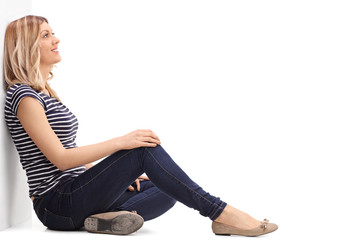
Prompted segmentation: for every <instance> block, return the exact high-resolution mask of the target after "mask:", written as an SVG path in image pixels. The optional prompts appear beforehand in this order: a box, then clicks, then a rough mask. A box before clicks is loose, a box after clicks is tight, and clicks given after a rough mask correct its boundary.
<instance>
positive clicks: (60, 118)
mask: <svg viewBox="0 0 360 240" xmlns="http://www.w3.org/2000/svg"><path fill="white" fill-rule="evenodd" d="M24 97H32V98H34V99H36V100H37V101H38V102H39V103H40V104H41V105H42V107H43V108H44V111H45V114H46V117H47V119H48V121H49V124H50V126H51V128H52V129H53V130H54V132H55V134H56V135H57V137H58V138H59V140H60V141H61V143H62V145H63V146H64V148H67V149H68V148H75V147H76V143H75V138H76V132H77V129H78V121H77V118H76V117H75V115H74V114H72V113H71V112H70V111H69V109H68V108H67V107H66V106H65V105H64V104H62V103H61V102H59V101H58V100H57V99H56V98H53V97H50V96H48V95H46V94H44V93H42V92H40V91H36V90H34V89H33V88H31V87H30V86H28V85H26V84H15V85H12V86H11V87H10V88H9V90H8V91H7V94H6V101H5V121H6V124H7V126H8V128H9V131H10V134H11V137H12V139H13V141H14V143H15V147H16V149H17V151H18V153H19V156H20V162H21V164H22V167H23V169H25V171H26V175H27V179H28V184H29V195H30V197H32V196H41V195H43V194H45V193H46V192H48V191H49V190H50V189H52V188H53V187H55V186H56V185H57V184H58V183H59V182H60V181H61V180H65V179H66V178H69V177H76V176H78V175H80V174H81V173H83V172H84V171H85V167H84V166H81V167H77V168H72V169H68V170H65V171H60V170H59V169H58V168H57V167H56V166H55V165H54V164H52V163H51V162H50V161H49V160H48V159H47V158H46V157H45V155H44V154H43V153H42V152H41V151H40V150H39V148H38V147H37V146H36V145H35V143H34V142H33V141H32V140H31V138H30V137H29V135H28V134H27V133H26V132H25V129H24V128H23V126H22V125H21V123H20V121H19V119H18V118H17V110H18V107H19V103H20V101H21V100H22V99H23V98H24Z"/></svg>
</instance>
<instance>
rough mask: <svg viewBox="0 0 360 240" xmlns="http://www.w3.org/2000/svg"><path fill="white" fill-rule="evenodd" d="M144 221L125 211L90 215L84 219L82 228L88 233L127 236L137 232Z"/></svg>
mask: <svg viewBox="0 0 360 240" xmlns="http://www.w3.org/2000/svg"><path fill="white" fill-rule="evenodd" d="M143 224H144V219H143V218H142V217H141V216H140V215H138V214H136V213H134V212H127V211H120V212H106V213H100V214H95V215H91V216H89V217H88V218H86V219H85V222H84V226H85V229H86V230H87V231H89V232H94V233H110V234H118V235H128V234H131V233H133V232H136V231H137V230H139V229H140V228H141V227H142V225H143Z"/></svg>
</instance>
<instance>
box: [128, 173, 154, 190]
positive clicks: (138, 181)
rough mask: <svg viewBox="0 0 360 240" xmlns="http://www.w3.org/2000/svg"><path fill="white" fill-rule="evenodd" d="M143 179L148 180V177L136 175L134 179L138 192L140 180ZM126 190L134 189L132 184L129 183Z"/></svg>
mask: <svg viewBox="0 0 360 240" xmlns="http://www.w3.org/2000/svg"><path fill="white" fill-rule="evenodd" d="M144 180H146V181H149V180H150V179H149V178H148V177H147V176H140V177H138V179H136V180H135V183H136V190H137V191H138V192H140V181H144ZM128 190H129V191H130V192H133V191H134V190H135V189H134V187H133V186H131V185H130V186H129V187H128Z"/></svg>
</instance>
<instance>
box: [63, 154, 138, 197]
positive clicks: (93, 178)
mask: <svg viewBox="0 0 360 240" xmlns="http://www.w3.org/2000/svg"><path fill="white" fill-rule="evenodd" d="M131 152H133V150H131V151H129V152H127V153H125V154H124V155H122V156H121V157H119V158H118V159H117V160H115V161H113V162H112V163H111V164H109V166H107V167H106V168H104V169H103V170H102V171H101V172H99V173H98V174H96V175H95V176H94V177H92V178H91V179H90V180H89V181H88V182H86V183H85V184H83V185H81V186H80V187H78V188H76V189H75V190H73V191H71V192H69V193H62V192H57V193H58V194H60V195H71V194H73V193H74V192H76V191H78V190H79V189H81V188H83V187H85V186H86V185H88V184H89V183H90V182H92V181H93V180H95V179H96V178H97V177H98V176H100V175H101V174H102V173H103V172H104V171H106V170H107V169H108V168H110V167H111V166H113V165H114V164H115V163H117V162H118V161H119V160H120V159H122V158H123V157H125V156H126V155H128V154H129V153H131Z"/></svg>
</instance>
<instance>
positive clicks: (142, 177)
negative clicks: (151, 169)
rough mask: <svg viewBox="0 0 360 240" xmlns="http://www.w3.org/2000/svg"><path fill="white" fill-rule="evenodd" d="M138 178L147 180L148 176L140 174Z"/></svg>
mask: <svg viewBox="0 0 360 240" xmlns="http://www.w3.org/2000/svg"><path fill="white" fill-rule="evenodd" d="M139 179H143V180H147V181H149V180H150V178H148V177H147V176H140V177H139Z"/></svg>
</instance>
